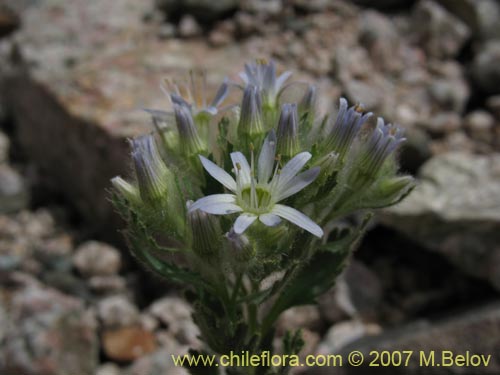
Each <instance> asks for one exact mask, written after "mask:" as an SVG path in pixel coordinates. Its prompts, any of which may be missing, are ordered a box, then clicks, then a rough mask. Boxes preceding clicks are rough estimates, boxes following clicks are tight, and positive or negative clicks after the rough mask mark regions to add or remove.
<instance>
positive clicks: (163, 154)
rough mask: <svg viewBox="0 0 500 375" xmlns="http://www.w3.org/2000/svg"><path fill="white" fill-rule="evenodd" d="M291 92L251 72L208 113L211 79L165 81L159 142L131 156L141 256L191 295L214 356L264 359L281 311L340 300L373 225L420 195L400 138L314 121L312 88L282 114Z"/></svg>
mask: <svg viewBox="0 0 500 375" xmlns="http://www.w3.org/2000/svg"><path fill="white" fill-rule="evenodd" d="M290 78H291V72H288V71H287V72H284V73H282V74H280V75H278V73H277V67H276V65H275V63H274V62H272V61H271V62H266V61H263V60H259V61H256V62H253V63H248V64H246V65H245V67H244V71H243V72H241V73H240V79H241V82H234V81H231V80H229V79H225V80H224V82H223V83H222V84H221V86H220V87H219V89H218V90H217V92H216V94H215V95H214V96H213V99H212V100H211V101H210V102H209V101H208V100H207V97H208V96H207V93H206V79H205V76H204V74H195V73H191V75H190V78H189V79H188V80H187V81H186V83H174V82H172V81H167V82H166V84H165V85H163V86H162V89H163V91H164V92H165V94H166V95H167V98H168V100H169V102H170V110H168V111H160V110H147V111H148V112H149V113H150V114H151V116H152V118H153V123H154V124H155V131H154V132H153V133H152V134H149V135H146V136H142V137H139V138H137V139H135V140H133V141H132V142H131V145H132V159H133V167H134V171H133V172H134V173H133V176H132V179H131V180H130V181H129V182H128V181H126V180H124V179H122V178H121V177H115V178H114V179H113V180H112V183H113V185H114V187H115V191H116V194H115V195H114V203H115V205H116V207H117V209H118V210H119V212H120V213H121V214H122V215H123V217H124V218H125V219H126V221H127V231H126V235H127V237H128V240H129V243H130V245H131V250H132V252H133V253H134V255H135V256H136V257H137V258H138V259H139V260H140V261H142V262H143V263H144V265H145V266H146V267H148V268H149V269H151V270H153V271H154V272H156V273H157V274H159V275H161V276H164V277H167V278H170V279H173V280H175V281H178V282H181V283H183V284H185V285H187V286H189V287H190V288H191V291H192V292H193V295H194V296H195V297H194V303H195V310H196V313H195V318H196V321H197V323H198V325H199V326H200V329H201V331H202V336H203V339H204V340H205V342H206V344H207V346H208V348H209V349H211V350H212V351H214V352H222V351H224V350H226V349H230V350H236V349H238V348H249V347H250V346H252V345H253V347H252V348H253V349H256V348H259V347H261V346H262V345H265V342H264V341H265V339H266V337H267V336H266V335H269V334H270V333H271V332H272V326H273V324H274V322H275V321H276V319H277V317H278V316H279V314H280V313H281V312H282V311H284V310H285V309H287V308H289V307H291V306H294V305H298V304H304V303H313V302H314V301H315V298H317V297H318V296H319V294H320V293H321V292H323V291H325V290H326V289H328V288H329V287H331V285H332V284H333V282H334V281H335V277H336V276H337V275H338V273H339V272H340V271H341V269H342V265H343V264H345V260H346V259H347V257H348V256H349V254H350V251H351V250H352V248H353V246H354V245H355V243H356V242H357V240H358V239H359V238H360V236H361V235H362V233H363V230H364V228H365V226H366V222H367V220H368V218H369V217H370V215H369V214H370V212H371V211H372V210H373V209H376V208H380V207H385V206H389V205H392V204H395V203H397V202H398V201H400V200H401V199H403V198H404V197H405V195H406V194H408V193H409V191H410V190H411V189H412V188H413V186H414V181H413V179H412V178H411V177H410V176H401V175H398V174H397V170H398V165H397V160H396V157H395V156H396V152H395V151H396V150H397V149H398V147H399V146H400V145H401V144H402V143H403V142H404V140H405V138H404V137H403V132H402V130H401V129H400V128H399V127H397V126H396V125H392V124H386V123H385V122H384V120H383V119H381V118H379V119H378V120H375V119H373V117H372V114H371V113H365V112H364V110H363V107H362V106H361V105H354V106H351V107H349V105H348V102H347V100H346V99H344V98H341V99H340V105H339V106H338V110H336V111H335V110H333V111H332V113H328V114H318V113H317V110H316V108H315V103H316V98H317V96H318V91H317V89H316V87H315V86H314V85H310V86H308V87H307V88H306V89H305V90H304V92H303V96H302V98H301V99H300V100H299V101H298V102H296V103H287V102H283V101H282V98H283V97H284V95H283V93H284V92H286V91H287V88H288V87H289V85H290V84H292V83H293V82H292V83H289V80H290ZM229 99H231V103H234V102H235V101H237V100H235V99H239V101H237V102H239V103H241V104H239V105H234V104H231V105H229ZM360 212H364V213H368V215H365V220H361V221H359V220H358V221H356V220H351V222H352V223H353V224H352V225H351V227H350V228H349V230H347V231H346V230H344V229H345V218H346V217H348V216H351V217H355V218H359V217H360V215H353V214H357V213H360ZM174 253H175V255H176V256H175V257H168V256H167V255H169V254H174ZM174 258H175V259H176V261H174V260H172V259H174ZM178 259H181V261H180V262H179V261H178ZM272 275H281V276H280V277H275V278H274V279H275V282H274V284H273V285H271V286H267V287H265V286H264V285H265V284H266V283H263V281H264V280H265V279H267V278H268V277H270V276H272ZM311 275H314V277H311ZM266 301H267V302H268V304H269V303H270V304H271V307H269V306H267V307H266V308H265V309H264V310H262V309H263V307H262V306H264V305H265V302H266ZM221 309H222V310H221ZM221 311H222V312H223V313H221ZM241 325H242V326H244V329H243V328H241V327H240V326H241ZM238 327H240V328H238ZM239 329H243V331H244V333H242V332H243V331H241V332H240V331H239ZM292 341H293V340H292ZM299 341H300V340H299ZM299 341H297V342H296V343H295V344H296V345H295V344H294V345H295V346H298V345H299V344H298V343H299ZM289 344H290V343H289ZM229 345H232V346H231V347H229ZM287 345H288V344H287ZM290 345H291V344H290ZM290 345H289V346H290ZM292 346H293V345H292ZM289 349H290V348H289ZM290 350H292V349H290ZM293 350H295V349H293Z"/></svg>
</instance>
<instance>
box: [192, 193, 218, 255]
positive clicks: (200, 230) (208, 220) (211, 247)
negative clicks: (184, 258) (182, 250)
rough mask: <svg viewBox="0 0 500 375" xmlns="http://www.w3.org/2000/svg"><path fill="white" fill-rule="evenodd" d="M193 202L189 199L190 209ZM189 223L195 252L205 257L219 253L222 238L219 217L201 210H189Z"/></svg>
mask: <svg viewBox="0 0 500 375" xmlns="http://www.w3.org/2000/svg"><path fill="white" fill-rule="evenodd" d="M192 203H193V202H192V201H188V203H187V207H188V209H189V206H190V205H191V204H192ZM188 223H189V228H190V230H191V237H192V249H193V251H194V252H195V254H197V255H198V256H199V257H200V258H203V259H207V258H209V257H213V256H214V255H216V254H218V253H219V251H220V247H221V238H222V231H221V228H220V224H219V220H218V218H217V217H215V216H213V215H209V214H207V213H206V212H203V211H201V210H194V211H191V212H189V210H188Z"/></svg>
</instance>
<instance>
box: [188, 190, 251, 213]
mask: <svg viewBox="0 0 500 375" xmlns="http://www.w3.org/2000/svg"><path fill="white" fill-rule="evenodd" d="M235 198H236V196H234V195H233V194H213V195H208V196H206V197H203V198H200V199H198V200H197V201H196V202H194V203H193V204H192V205H191V206H189V212H193V211H195V210H202V211H203V212H206V213H207V214H213V215H228V214H232V213H235V212H241V211H243V209H242V208H241V207H240V206H238V205H237V204H236V203H235V202H236V199H235Z"/></svg>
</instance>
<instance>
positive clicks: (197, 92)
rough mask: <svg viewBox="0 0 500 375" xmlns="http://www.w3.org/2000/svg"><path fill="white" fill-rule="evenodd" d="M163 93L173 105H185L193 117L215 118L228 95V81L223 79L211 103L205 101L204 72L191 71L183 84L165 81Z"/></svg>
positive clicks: (205, 83)
mask: <svg viewBox="0 0 500 375" xmlns="http://www.w3.org/2000/svg"><path fill="white" fill-rule="evenodd" d="M165 82H166V86H163V89H164V91H165V92H166V93H167V95H168V96H169V97H170V99H171V100H172V103H173V104H177V105H179V104H180V105H185V106H187V107H189V108H190V109H191V110H192V111H193V116H194V117H196V116H197V115H198V114H200V113H202V114H207V115H210V116H215V115H216V114H217V112H218V111H219V110H220V106H221V104H222V102H223V101H224V99H226V97H227V94H228V93H229V85H228V80H227V79H224V82H223V83H222V84H221V86H220V87H219V89H218V90H217V93H216V94H215V96H214V98H213V99H212V101H211V102H210V103H209V102H208V99H207V76H206V73H205V72H204V71H196V72H195V71H191V72H190V75H189V80H188V82H186V83H185V84H178V83H176V82H174V81H172V80H166V81H165Z"/></svg>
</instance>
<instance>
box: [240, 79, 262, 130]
mask: <svg viewBox="0 0 500 375" xmlns="http://www.w3.org/2000/svg"><path fill="white" fill-rule="evenodd" d="M238 133H239V134H240V135H243V136H250V137H254V136H258V135H261V134H263V133H264V125H263V123H262V101H261V96H260V93H259V91H258V90H257V88H256V87H255V86H253V85H249V86H247V87H246V88H245V91H244V93H243V101H242V102H241V113H240V122H239V124H238Z"/></svg>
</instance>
